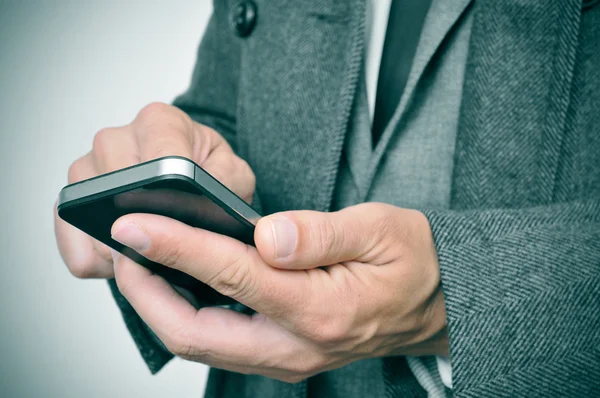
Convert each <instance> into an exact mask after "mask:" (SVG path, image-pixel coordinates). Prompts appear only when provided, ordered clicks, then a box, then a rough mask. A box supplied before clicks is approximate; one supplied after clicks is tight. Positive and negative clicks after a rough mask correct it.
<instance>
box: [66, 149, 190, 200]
mask: <svg viewBox="0 0 600 398" xmlns="http://www.w3.org/2000/svg"><path fill="white" fill-rule="evenodd" d="M196 167H197V166H196V165H195V164H194V163H193V162H192V161H190V160H187V159H185V158H180V157H167V158H162V159H156V160H155V161H150V162H147V163H142V164H139V165H137V166H134V167H129V168H127V169H122V170H118V171H117V172H113V173H109V174H105V175H101V176H98V177H96V178H92V179H89V180H85V181H82V182H80V183H77V184H71V185H67V186H66V187H64V188H63V189H61V191H60V193H59V194H58V207H59V208H60V207H61V206H62V205H64V204H66V203H69V202H72V201H75V200H79V199H82V198H85V197H89V196H92V195H95V194H98V193H101V192H105V191H110V190H112V189H117V188H119V187H121V186H124V185H129V184H135V183H137V182H139V181H143V180H147V179H150V178H155V177H160V176H165V175H180V176H183V177H186V178H189V179H190V180H195V178H194V177H195V168H196Z"/></svg>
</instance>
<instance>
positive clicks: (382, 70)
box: [372, 0, 431, 147]
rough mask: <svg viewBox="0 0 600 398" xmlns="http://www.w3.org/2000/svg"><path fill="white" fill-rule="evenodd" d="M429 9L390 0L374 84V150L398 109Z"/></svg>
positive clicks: (421, 2)
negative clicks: (375, 90)
mask: <svg viewBox="0 0 600 398" xmlns="http://www.w3.org/2000/svg"><path fill="white" fill-rule="evenodd" d="M374 1H379V0H374ZM430 5H431V0H392V4H391V6H390V16H389V18H388V25H387V31H386V34H385V42H384V44H383V53H382V54H381V64H380V66H379V79H378V81H377V97H376V99H375V114H374V115H373V128H372V133H373V147H375V145H377V142H378V141H379V138H380V137H381V135H382V134H383V131H384V130H385V128H386V126H387V124H388V123H389V121H390V119H391V118H392V115H393V114H394V111H395V110H396V108H397V107H398V104H399V102H400V97H401V96H402V93H403V92H404V87H405V86H406V81H407V79H408V74H409V73H410V68H411V66H412V62H413V58H414V56H415V52H416V50H417V45H418V44H419V38H420V36H421V30H422V29H423V23H424V22H425V16H426V15H427V11H428V10H429V6H430Z"/></svg>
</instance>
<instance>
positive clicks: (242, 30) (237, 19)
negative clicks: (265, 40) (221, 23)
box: [229, 0, 256, 37]
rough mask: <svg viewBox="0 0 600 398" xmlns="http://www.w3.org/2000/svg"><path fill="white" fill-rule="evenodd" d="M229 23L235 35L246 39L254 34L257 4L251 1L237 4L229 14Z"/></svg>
mask: <svg viewBox="0 0 600 398" xmlns="http://www.w3.org/2000/svg"><path fill="white" fill-rule="evenodd" d="M229 22H230V23H231V26H232V28H233V31H234V32H235V34H236V35H237V36H239V37H246V36H248V35H250V33H252V30H253V29H254V26H255V25H256V4H254V2H253V1H251V0H245V1H240V2H239V3H237V4H235V5H234V6H233V7H232V8H231V11H230V14H229Z"/></svg>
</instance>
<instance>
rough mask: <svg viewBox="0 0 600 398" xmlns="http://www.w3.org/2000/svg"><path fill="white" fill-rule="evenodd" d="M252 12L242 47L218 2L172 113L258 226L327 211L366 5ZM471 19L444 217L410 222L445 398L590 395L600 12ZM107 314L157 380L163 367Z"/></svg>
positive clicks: (285, 390)
mask: <svg viewBox="0 0 600 398" xmlns="http://www.w3.org/2000/svg"><path fill="white" fill-rule="evenodd" d="M255 3H256V5H257V9H258V18H259V19H258V22H257V25H256V28H255V30H254V31H253V32H252V34H251V35H250V36H249V37H247V38H245V39H239V38H237V37H235V35H234V33H233V32H232V31H231V29H230V28H229V26H228V24H227V18H228V12H229V7H230V6H231V4H230V2H229V1H223V2H221V1H218V2H215V14H214V15H213V17H212V20H211V23H210V24H209V27H208V29H207V32H206V35H205V37H204V39H203V42H202V45H201V47H200V53H199V57H198V64H197V66H196V72H195V74H194V81H193V85H192V87H191V88H190V90H189V91H188V92H187V93H186V94H185V95H184V96H182V97H181V98H180V99H179V100H178V101H176V104H177V105H178V106H181V107H182V108H183V109H185V110H186V112H188V113H190V115H192V117H194V118H195V119H196V120H198V121H199V122H201V123H205V124H208V125H210V126H214V127H215V128H217V129H218V130H219V131H220V132H221V133H222V134H224V136H225V137H226V138H227V139H228V140H230V142H231V144H232V145H233V146H234V148H235V150H236V151H237V152H238V153H239V154H240V155H241V156H243V157H244V158H245V159H247V160H248V162H249V164H250V165H251V167H252V168H253V170H254V171H255V173H256V176H257V183H258V185H257V186H258V197H260V201H261V204H262V208H263V210H264V212H265V213H270V212H275V211H280V210H286V209H299V208H311V209H316V210H322V211H324V210H328V209H329V207H330V204H331V200H332V192H333V187H334V184H335V181H336V178H337V170H338V167H339V164H340V156H341V151H342V144H343V142H344V138H345V132H346V130H347V127H348V121H349V115H350V110H351V106H352V100H353V98H354V95H355V87H356V82H357V76H358V74H359V71H360V57H361V54H362V45H363V44H362V40H363V36H364V33H363V29H364V21H363V10H364V2H363V1H362V0H355V1H350V2H340V1H335V0H303V1H294V0H282V1H277V2H273V1H269V0H255ZM474 7H475V8H474V10H473V12H474V22H473V33H472V35H471V43H470V46H469V58H468V62H467V72H466V75H465V85H464V89H463V96H462V97H463V101H462V105H461V116H460V123H459V128H458V133H457V139H456V154H455V162H454V164H455V166H454V172H453V177H452V180H453V181H452V194H451V207H452V209H450V210H427V209H425V210H424V212H425V213H426V215H427V216H428V218H429V220H430V222H431V226H432V230H433V234H434V240H435V242H436V247H437V250H438V255H439V260H440V266H441V272H442V287H443V290H444V294H445V297H446V308H447V313H448V329H449V333H450V351H451V358H452V365H453V371H454V374H453V385H454V395H455V396H457V397H498V396H500V397H502V396H506V397H521V396H523V397H530V396H531V397H535V396H539V397H582V396H586V397H587V396H597V395H599V394H600V350H599V347H600V335H599V331H600V301H599V300H600V246H599V242H600V204H599V203H600V112H599V111H598V109H599V108H600V105H599V104H600V68H599V67H598V66H599V65H600V7H599V6H592V7H588V8H587V9H586V10H585V11H583V10H582V0H543V1H529V0H476V1H475V4H474ZM215 82H216V83H215ZM216 84H218V85H216ZM115 295H116V296H117V297H119V295H118V292H117V291H116V290H115ZM118 304H119V306H120V307H121V309H122V310H123V314H124V316H125V317H126V318H127V319H128V322H127V324H128V326H129V327H130V330H131V332H132V335H133V336H134V338H135V339H136V342H137V344H138V345H139V346H140V347H141V350H142V353H143V355H144V359H145V360H146V361H147V362H148V364H149V366H150V367H151V369H152V370H153V371H157V370H158V369H160V367H161V366H162V365H163V364H164V362H165V360H166V359H168V357H169V354H168V353H165V352H164V351H161V348H160V347H159V346H158V345H157V344H156V342H154V341H153V339H152V338H150V337H149V336H148V333H147V331H146V330H145V329H144V327H142V325H141V323H140V321H139V320H136V319H137V318H136V316H135V314H134V313H133V311H132V310H131V307H129V306H128V304H127V303H126V302H124V300H122V299H118ZM383 371H384V370H382V372H383ZM393 376H394V375H391V374H389V375H388V378H387V380H388V385H386V387H387V391H386V394H387V395H388V396H410V393H408V392H407V391H406V389H402V388H399V389H397V388H396V387H395V386H393V385H390V380H393V378H392V377H393ZM348 377H349V378H351V377H352V373H351V372H349V375H348ZM306 394H307V390H306V384H304V383H299V384H297V385H289V384H285V383H281V382H276V381H273V380H269V379H266V378H262V377H259V376H244V375H239V374H232V373H227V372H223V371H218V370H212V371H211V377H210V379H209V384H208V388H207V396H209V397H217V396H219V397H221V396H223V397H243V396H261V397H263V396H264V397H270V396H272V397H282V396H296V397H299V396H305V395H306Z"/></svg>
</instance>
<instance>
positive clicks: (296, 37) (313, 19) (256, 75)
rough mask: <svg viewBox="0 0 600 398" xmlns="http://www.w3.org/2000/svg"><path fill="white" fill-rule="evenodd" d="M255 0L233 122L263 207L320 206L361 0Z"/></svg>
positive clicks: (359, 39) (358, 55) (333, 171)
mask: <svg viewBox="0 0 600 398" xmlns="http://www.w3.org/2000/svg"><path fill="white" fill-rule="evenodd" d="M256 3H257V7H258V10H259V11H258V12H259V14H258V23H257V26H256V29H255V30H254V32H253V34H252V36H251V37H250V38H248V40H246V42H245V44H244V47H243V56H242V63H243V64H242V67H241V68H240V70H241V71H242V76H241V77H240V105H241V106H240V111H239V113H240V114H239V116H240V117H239V120H238V121H239V131H241V132H242V136H245V137H247V138H246V140H247V141H246V142H242V145H243V146H244V148H245V150H247V151H248V154H247V158H248V159H250V163H251V164H250V166H251V167H252V168H253V170H254V171H255V174H256V177H257V187H258V189H259V190H260V191H259V194H260V196H261V198H264V200H263V201H262V202H263V207H265V208H264V209H263V210H264V211H265V212H266V213H270V212H274V211H280V210H286V209H300V208H305V209H315V210H321V211H326V210H328V209H329V206H330V204H331V197H332V194H333V189H334V184H335V181H336V176H337V170H338V166H339V161H340V155H341V151H342V146H343V142H344V137H345V133H346V129H347V125H348V119H349V115H350V109H351V106H352V101H353V99H354V96H355V90H356V85H357V78H358V75H359V72H360V66H361V61H362V57H363V45H364V43H363V42H364V37H363V36H364V11H365V5H364V0H354V1H352V2H345V1H343V2H341V1H340V2H338V1H336V0H307V1H290V0H288V1H283V0H282V1H281V2H279V1H277V2H274V1H271V0H262V1H256ZM250 137H251V139H250ZM253 160H256V161H254V162H253Z"/></svg>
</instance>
